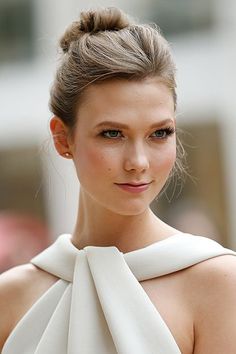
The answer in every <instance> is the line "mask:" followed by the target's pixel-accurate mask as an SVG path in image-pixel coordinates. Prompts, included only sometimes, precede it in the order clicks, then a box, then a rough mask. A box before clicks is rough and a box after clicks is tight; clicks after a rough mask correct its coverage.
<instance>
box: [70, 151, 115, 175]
mask: <svg viewBox="0 0 236 354" xmlns="http://www.w3.org/2000/svg"><path fill="white" fill-rule="evenodd" d="M111 155H112V154H111V153H110V152H109V151H101V150H99V149H98V148H96V147H95V148H94V147H93V148H92V147H91V148H89V147H86V149H78V150H77V153H76V156H77V157H76V168H77V172H78V174H79V175H85V174H86V175H87V177H88V176H90V177H94V176H95V175H96V178H97V177H99V176H101V174H102V172H103V173H104V172H110V171H112V170H113V169H114V162H115V159H114V155H112V156H111Z"/></svg>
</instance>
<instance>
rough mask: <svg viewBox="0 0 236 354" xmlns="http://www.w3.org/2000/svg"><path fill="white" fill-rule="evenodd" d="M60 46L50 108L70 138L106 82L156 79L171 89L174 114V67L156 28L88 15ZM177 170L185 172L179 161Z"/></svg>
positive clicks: (117, 14)
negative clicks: (93, 93)
mask: <svg viewBox="0 0 236 354" xmlns="http://www.w3.org/2000/svg"><path fill="white" fill-rule="evenodd" d="M59 44H60V48H61V50H62V58H61V63H60V65H59V67H58V69H57V72H56V76H55V80H54V83H53V85H52V88H51V98H50V103H49V104H50V109H51V111H52V112H53V113H54V114H55V115H56V116H58V117H59V118H60V119H61V120H62V121H63V122H64V123H65V124H66V126H67V127H68V128H70V131H71V132H73V130H74V129H73V128H74V127H75V125H76V115H77V110H78V107H79V105H80V103H81V102H82V99H83V95H84V94H85V92H86V88H87V87H88V86H89V85H91V84H99V83H101V82H103V81H104V80H112V79H126V80H136V81H140V80H143V79H145V78H148V77H157V78H158V79H160V80H161V81H162V82H163V83H165V84H166V85H167V87H168V88H170V90H171V93H172V96H173V101H174V107H175V110H176V101H177V96H176V79H175V73H176V68H175V63H174V60H173V57H172V53H171V50H170V46H169V44H168V42H167V41H166V39H165V38H164V37H163V35H162V34H161V32H160V29H159V27H158V26H157V25H155V24H152V25H150V24H138V23H136V22H135V21H134V20H133V19H132V18H130V17H129V16H128V15H127V14H125V13H124V12H123V11H121V10H120V9H118V8H115V7H108V8H101V9H97V10H88V11H84V12H81V13H80V17H79V19H78V20H77V21H74V22H72V24H71V25H70V26H69V27H68V28H67V29H66V31H65V33H64V35H63V36H62V37H61V39H60V42H59ZM179 151H180V152H181V154H182V147H181V148H180V149H179ZM177 155H178V147H177ZM176 167H177V170H180V171H181V168H182V167H181V163H180V161H179V160H178V158H177V164H176V166H175V168H176Z"/></svg>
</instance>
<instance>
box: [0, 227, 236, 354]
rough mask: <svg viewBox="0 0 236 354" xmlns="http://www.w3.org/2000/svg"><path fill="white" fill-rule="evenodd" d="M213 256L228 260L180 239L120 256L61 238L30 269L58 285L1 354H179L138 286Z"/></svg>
mask: <svg viewBox="0 0 236 354" xmlns="http://www.w3.org/2000/svg"><path fill="white" fill-rule="evenodd" d="M221 255H236V253H235V252H233V251H231V250H229V249H226V248H223V247H222V246H221V245H219V244H218V243H216V242H215V241H212V240H210V239H208V238H205V237H201V236H193V235H190V234H184V233H182V234H177V235H174V236H171V237H169V238H167V239H164V240H162V241H159V242H156V243H153V244H151V245H150V246H147V247H145V248H142V249H139V250H136V251H132V252H129V253H124V254H123V253H122V252H120V251H119V250H118V249H117V248H116V247H93V246H87V247H85V248H84V249H82V250H79V249H77V248H76V247H75V246H73V244H72V243H71V241H70V235H66V234H65V235H61V236H60V237H59V238H58V239H57V240H56V242H55V243H54V244H52V245H51V246H50V247H49V248H47V249H46V250H45V251H43V252H42V253H40V254H39V255H38V256H36V257H35V258H34V259H32V261H31V262H32V263H33V264H35V265H36V266H38V267H39V268H41V269H43V270H45V271H47V272H49V273H52V274H54V275H55V276H57V277H59V278H60V279H59V280H58V281H57V282H56V283H55V284H54V285H53V286H51V287H50V289H49V290H47V291H46V293H45V294H44V295H43V296H42V297H40V299H39V300H38V301H37V302H36V303H35V304H34V305H33V306H32V307H31V309H30V310H29V311H28V312H27V313H26V314H25V316H24V317H23V318H22V319H21V320H20V322H19V323H18V324H17V325H16V327H15V328H14V330H13V331H12V333H11V334H10V336H9V337H8V339H7V341H6V343H5V345H4V348H3V350H2V354H115V353H119V354H133V353H135V354H167V353H168V354H181V352H180V349H179V347H178V345H177V343H176V341H175V339H174V337H173V336H172V334H171V332H170V330H169V328H168V327H167V325H166V323H165V322H164V320H163V319H162V317H161V316H160V314H159V312H158V311H157V309H156V308H155V307H154V305H153V303H152V302H151V300H150V299H149V297H148V295H147V294H146V292H145V291H144V289H143V288H142V286H141V285H140V283H139V281H142V280H146V279H151V278H155V277H159V276H162V275H165V274H169V273H172V272H175V271H178V270H181V269H184V268H187V267H189V266H191V265H194V264H196V263H199V262H201V261H204V260H206V259H209V258H213V257H217V256H221Z"/></svg>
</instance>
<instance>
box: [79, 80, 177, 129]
mask: <svg viewBox="0 0 236 354" xmlns="http://www.w3.org/2000/svg"><path fill="white" fill-rule="evenodd" d="M141 117H142V120H144V118H145V120H146V119H148V120H153V119H155V120H158V118H160V120H162V119H166V118H173V119H174V100H173V96H172V93H171V90H170V89H169V88H168V87H167V86H166V85H165V84H164V83H163V82H162V81H161V80H158V79H157V78H155V79H154V78H148V79H144V80H142V81H128V80H109V81H104V82H102V83H99V84H93V85H91V86H89V87H88V88H87V90H86V92H85V94H84V97H83V101H82V102H81V104H80V106H79V108H78V115H77V119H78V123H79V124H80V123H81V124H82V123H85V124H86V123H87V124H91V123H94V124H97V123H99V122H100V121H101V120H103V119H108V118H113V120H114V118H115V119H118V120H119V121H120V122H124V123H127V121H132V120H133V119H139V118H141Z"/></svg>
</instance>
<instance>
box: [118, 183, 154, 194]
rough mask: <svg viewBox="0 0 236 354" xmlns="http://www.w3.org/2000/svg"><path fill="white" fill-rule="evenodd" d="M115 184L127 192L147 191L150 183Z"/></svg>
mask: <svg viewBox="0 0 236 354" xmlns="http://www.w3.org/2000/svg"><path fill="white" fill-rule="evenodd" d="M115 184H116V185H117V186H118V187H120V188H121V189H123V190H125V191H127V192H131V193H140V192H143V191H146V190H147V189H148V187H149V184H150V183H145V184H144V183H143V184H129V183H122V184H119V183H115Z"/></svg>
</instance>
